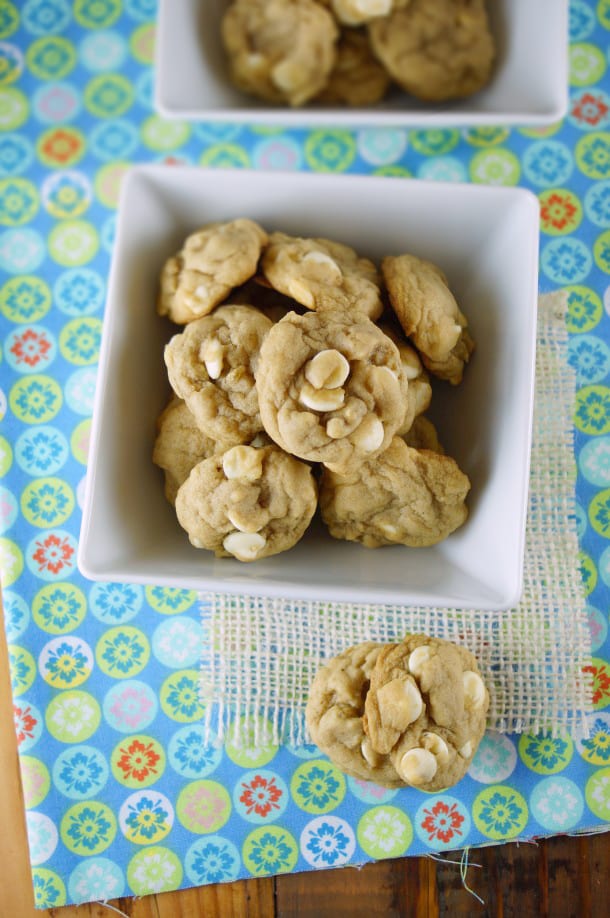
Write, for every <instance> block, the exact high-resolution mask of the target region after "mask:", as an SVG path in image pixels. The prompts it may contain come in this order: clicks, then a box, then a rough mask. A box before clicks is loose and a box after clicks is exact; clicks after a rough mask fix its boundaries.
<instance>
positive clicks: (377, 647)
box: [305, 642, 404, 787]
mask: <svg viewBox="0 0 610 918" xmlns="http://www.w3.org/2000/svg"><path fill="white" fill-rule="evenodd" d="M383 646H384V645H383V644H375V643H373V642H367V643H365V644H358V645H357V646H355V647H349V648H348V649H347V650H345V651H343V653H340V654H339V655H338V656H336V657H333V659H332V660H328V661H327V662H326V663H325V665H324V666H322V667H321V668H320V669H319V670H318V672H317V673H316V675H315V678H314V680H313V682H312V684H311V687H310V690H309V697H308V700H307V708H306V710H305V719H306V723H307V729H308V730H309V733H310V736H311V738H312V740H313V742H314V743H315V744H316V746H318V748H319V749H321V750H322V752H324V753H325V754H326V755H327V756H328V757H329V758H330V760H331V761H332V762H334V763H335V765H337V766H338V767H339V768H340V769H341V770H342V771H344V772H345V773H346V774H348V775H352V777H354V778H360V779H361V780H363V781H373V782H375V783H376V784H381V785H383V786H384V787H401V786H403V785H404V782H403V781H402V780H401V778H400V777H399V776H398V775H397V773H396V771H395V769H394V766H393V765H392V762H391V761H390V758H389V756H387V755H379V753H376V752H375V751H374V749H373V748H372V746H371V742H370V740H369V738H368V737H367V735H366V734H365V732H364V723H363V720H362V717H363V714H364V700H365V698H366V694H367V692H368V689H369V683H370V679H371V673H372V671H373V667H374V666H375V663H376V660H377V657H378V655H379V653H380V651H381V650H382V649H383Z"/></svg>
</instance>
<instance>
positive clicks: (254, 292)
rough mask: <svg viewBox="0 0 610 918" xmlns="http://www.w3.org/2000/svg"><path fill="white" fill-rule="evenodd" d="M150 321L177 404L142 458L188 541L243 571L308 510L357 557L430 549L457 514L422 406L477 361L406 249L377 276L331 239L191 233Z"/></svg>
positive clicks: (453, 308)
mask: <svg viewBox="0 0 610 918" xmlns="http://www.w3.org/2000/svg"><path fill="white" fill-rule="evenodd" d="M158 311H159V312H160V313H161V314H162V315H166V316H168V317H169V318H170V319H171V320H173V321H174V322H176V323H178V324H180V325H183V326H184V328H183V330H182V331H180V332H179V333H178V334H176V335H174V336H173V337H172V339H171V340H170V341H169V343H168V344H167V346H166V348H165V363H166V367H167V372H168V376H169V381H170V384H171V387H172V389H173V392H174V395H173V397H172V399H171V401H170V403H169V404H168V405H167V407H166V408H165V410H164V411H163V413H162V415H161V417H160V418H159V423H158V435H157V439H156V442H155V448H154V454H153V459H154V461H155V463H156V464H157V465H158V466H160V467H161V468H162V469H163V470H164V471H165V493H166V496H167V497H168V499H169V500H170V501H171V502H172V503H175V507H176V513H177V517H178V520H179V522H180V524H181V525H182V527H183V528H184V529H185V530H186V532H187V533H188V535H189V538H190V541H191V543H192V544H193V545H194V546H196V547H197V548H203V549H207V550H210V551H214V552H215V553H216V555H217V556H218V557H226V556H232V557H234V558H237V559H238V560H240V561H253V560H256V559H259V558H264V557H268V556H269V555H274V554H277V553H278V552H281V551H284V550H286V549H288V548H291V547H292V546H293V545H295V544H296V543H297V542H298V541H299V539H300V538H301V537H302V535H303V534H304V533H305V531H306V529H307V528H308V526H309V524H310V522H311V520H312V518H313V516H314V513H315V511H316V507H317V506H318V503H319V507H320V511H321V516H322V519H323V521H324V522H325V523H326V525H327V527H328V529H329V532H330V534H331V535H332V536H333V537H335V538H337V539H347V540H350V541H357V542H360V543H362V544H363V545H365V546H368V547H379V546H383V545H396V544H401V545H406V546H411V547H420V546H426V545H433V544H435V543H437V542H439V541H440V540H442V539H444V538H446V537H447V536H448V535H449V534H450V533H451V532H453V531H454V530H455V529H457V528H458V527H459V526H461V525H462V524H463V523H464V521H465V520H466V517H467V508H466V503H465V500H466V496H467V493H468V491H469V488H470V482H469V480H468V478H467V476H466V475H465V474H464V473H463V472H462V471H461V470H460V469H459V467H458V465H457V463H456V462H455V461H454V460H453V459H452V458H450V457H449V456H447V455H445V453H444V451H443V448H442V447H441V445H440V443H439V441H438V437H437V435H436V431H435V429H434V427H433V426H432V424H431V423H430V421H428V420H427V419H426V418H425V416H424V412H425V411H426V409H427V408H428V406H429V404H430V401H431V398H432V386H431V383H430V377H429V375H428V374H432V375H435V376H437V377H439V378H440V379H443V380H445V381H447V382H449V383H450V384H452V385H458V384H459V383H460V381H461V379H462V374H463V370H464V366H465V364H466V363H467V362H468V360H469V358H470V355H471V353H472V350H473V341H472V339H471V337H470V335H469V333H468V329H467V321H466V318H465V316H464V315H463V313H462V311H461V310H460V309H459V307H458V305H457V303H456V301H455V298H454V297H453V295H452V293H451V291H450V289H449V287H448V285H447V281H446V278H445V277H444V275H443V274H442V272H441V271H440V269H439V268H437V267H436V266H435V265H433V264H431V263H430V262H427V261H424V260H422V259H419V258H416V257H415V256H413V255H410V254H403V255H399V256H388V257H386V258H384V259H383V260H382V262H381V265H380V267H379V268H378V267H377V266H376V265H375V264H374V263H373V262H372V261H371V260H369V259H368V258H365V257H362V256H361V255H359V254H358V253H356V252H355V251H354V250H353V249H352V248H350V247H349V246H347V245H344V244H343V243H341V242H338V241H333V240H329V239H322V238H301V237H295V236H289V235H286V234H285V233H281V232H273V233H271V234H270V235H269V234H268V233H267V231H266V230H264V229H263V228H262V227H260V226H259V225H258V224H256V223H255V222H254V221H252V220H249V219H245V218H241V219H236V220H231V221H228V222H226V223H214V224H210V225H208V226H205V227H203V228H202V229H200V230H199V231H197V232H195V233H193V234H192V235H191V236H189V237H188V238H187V239H186V240H185V242H184V245H183V247H182V249H181V251H180V252H179V253H178V254H176V255H175V256H172V257H171V258H170V259H169V260H168V261H167V262H166V264H165V266H164V268H163V271H162V276H161V289H160V295H159V301H158Z"/></svg>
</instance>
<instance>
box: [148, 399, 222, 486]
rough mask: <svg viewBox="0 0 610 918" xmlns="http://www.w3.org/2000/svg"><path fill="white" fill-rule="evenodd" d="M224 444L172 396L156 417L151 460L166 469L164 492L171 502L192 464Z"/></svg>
mask: <svg viewBox="0 0 610 918" xmlns="http://www.w3.org/2000/svg"><path fill="white" fill-rule="evenodd" d="M226 448H227V446H226V444H223V443H219V442H218V441H217V440H212V439H211V437H208V436H206V435H205V434H204V433H203V431H202V430H200V428H199V427H198V426H197V423H196V421H195V418H194V417H193V415H192V413H191V412H190V411H189V408H188V406H187V404H186V402H184V401H183V400H182V399H181V398H177V397H176V396H174V397H173V398H172V399H171V400H170V402H169V403H168V404H167V405H166V407H165V408H164V409H163V411H162V412H161V414H160V415H159V418H158V420H157V437H156V439H155V445H154V448H153V462H154V463H155V465H158V466H159V468H161V469H163V471H164V473H165V496H166V497H167V499H168V501H169V502H170V503H171V504H173V503H175V500H176V494H177V493H178V488H179V487H180V485H181V484H182V483H183V482H184V481H186V479H187V478H188V476H189V474H190V471H191V469H192V468H193V466H195V465H197V463H198V462H201V460H202V459H207V458H208V456H212V455H213V454H214V453H215V452H222V451H224V450H225V449H226Z"/></svg>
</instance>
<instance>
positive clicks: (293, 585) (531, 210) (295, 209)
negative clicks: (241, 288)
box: [79, 166, 538, 609]
mask: <svg viewBox="0 0 610 918" xmlns="http://www.w3.org/2000/svg"><path fill="white" fill-rule="evenodd" d="M239 216H248V217H252V218H253V219H255V220H258V221H259V222H260V223H261V224H262V225H263V226H264V227H265V228H268V229H270V230H272V229H278V230H283V231H285V232H288V233H292V234H295V235H297V234H301V235H305V236H307V235H310V236H327V237H330V238H334V239H338V240H340V241H342V242H346V243H348V244H350V245H352V246H354V248H356V249H357V251H358V252H360V253H361V254H363V255H368V256H370V257H371V258H373V259H379V258H380V257H381V256H383V255H385V254H400V253H401V252H405V251H410V252H413V253H414V254H417V255H420V256H422V257H425V258H429V259H431V260H433V261H435V262H437V263H438V264H439V265H440V266H441V267H442V268H443V270H444V271H445V272H446V274H447V276H448V278H449V281H450V284H451V287H452V289H453V290H454V292H455V294H456V297H457V299H458V302H459V303H460V305H461V306H462V309H463V310H464V312H465V313H466V315H467V316H468V318H469V322H470V327H471V329H472V333H473V335H474V337H475V339H476V341H477V350H476V352H475V355H474V357H473V359H472V361H471V363H470V365H469V366H468V367H467V370H466V373H465V379H464V382H463V384H462V385H461V386H459V387H455V388H454V387H451V386H449V385H447V384H442V383H438V385H437V386H436V387H435V392H434V395H433V402H432V404H433V407H434V411H433V412H432V416H433V417H434V419H435V420H436V422H437V425H438V428H439V432H440V435H441V441H442V442H443V444H444V445H445V446H446V449H447V451H448V453H449V454H450V455H452V456H454V457H455V458H456V459H457V461H458V462H459V465H460V466H461V468H462V469H463V470H464V471H465V472H466V473H467V474H468V475H469V477H470V479H471V482H472V490H471V493H470V495H469V500H468V503H469V507H470V517H469V519H468V521H467V522H466V524H465V525H464V526H463V527H462V528H461V529H459V530H458V531H457V532H455V533H454V534H453V535H451V536H450V537H449V538H448V539H446V540H445V541H444V542H441V543H440V544H438V545H436V546H434V547H431V548H425V549H407V548H405V547H403V546H396V547H394V546H393V547H388V548H382V549H378V550H372V549H366V548H364V547H362V546H360V545H357V544H355V543H349V542H341V541H337V540H334V539H332V538H331V537H330V536H329V535H328V534H327V532H326V530H325V529H324V527H323V526H322V525H321V524H315V525H313V527H312V528H311V529H310V530H309V531H308V532H307V533H306V535H305V536H304V538H303V539H302V540H301V542H299V544H298V545H296V546H295V547H294V548H293V549H292V550H290V551H288V552H284V553H282V554H280V555H276V556H274V557H271V558H265V559H262V560H260V561H256V562H254V563H249V564H243V563H240V562H239V561H235V560H233V559H227V558H222V559H217V558H215V557H214V556H213V555H212V554H211V553H210V552H206V551H201V550H197V549H195V548H193V547H191V545H190V544H189V542H188V539H187V536H186V534H185V533H184V531H183V530H182V529H181V528H180V526H179V524H178V523H177V521H176V518H175V514H174V510H173V508H172V507H171V506H170V505H169V504H168V502H167V501H166V499H165V497H164V495H163V485H162V475H161V472H160V471H159V469H157V468H155V466H154V465H153V464H152V461H151V452H152V447H153V441H154V437H155V420H156V418H157V416H158V414H159V413H160V411H161V409H162V408H163V406H164V405H165V403H166V401H167V398H168V393H169V387H168V383H167V374H166V371H165V366H164V363H163V347H164V344H165V343H166V342H167V341H168V340H169V338H170V337H171V335H172V334H173V333H174V332H175V331H176V326H172V325H170V323H169V322H168V321H166V320H165V319H161V318H159V317H158V316H157V315H156V313H155V301H156V295H157V285H158V278H159V272H160V269H161V266H162V265H163V263H164V261H165V259H166V258H167V257H168V256H170V255H171V254H173V253H174V252H175V251H176V250H177V249H178V248H179V247H180V245H181V243H182V241H183V239H184V238H185V236H186V235H187V234H188V233H189V232H192V231H193V230H194V229H196V228H198V227H199V226H200V225H202V224H204V223H207V222H209V221H214V220H226V219H232V218H235V217H239ZM537 270H538V203H537V200H536V198H535V197H534V196H533V195H532V194H531V193H530V192H528V191H525V190H522V189H513V188H494V187H485V186H478V185H465V184H464V185H443V184H439V183H427V182H419V181H414V180H411V179H404V178H385V177H384V178H381V177H376V176H372V177H366V176H352V175H349V176H348V175H345V176H341V177H337V176H330V175H319V174H311V173H296V174H294V173H256V172H247V171H240V170H233V171H231V170H229V171H223V170H212V171H206V170H203V169H196V168H189V167H176V166H141V167H136V168H135V169H134V170H133V171H132V172H131V174H130V175H129V176H128V177H127V179H126V181H125V184H124V187H123V192H122V197H121V202H120V209H119V219H118V227H117V236H116V243H115V249H114V260H113V266H112V271H111V277H110V281H109V290H108V299H107V307H106V314H105V318H104V332H103V342H102V352H101V355H100V366H99V377H98V384H97V394H96V403H95V409H94V418H93V429H92V436H91V452H90V457H89V468H88V476H89V477H88V489H87V493H86V500H85V507H84V514H83V525H82V532H81V539H80V546H79V566H80V569H81V571H82V572H83V574H85V576H87V577H89V578H90V579H93V580H98V579H99V580H116V581H128V582H137V583H152V584H160V585H171V586H178V587H185V588H192V589H199V590H215V591H220V592H223V591H234V592H238V593H251V594H256V595H267V596H292V597H300V598H317V599H326V600H346V601H355V602H356V601H360V602H384V603H418V604H422V605H441V606H444V605H451V606H461V607H480V608H490V609H500V608H505V607H508V606H511V605H513V604H514V603H515V602H516V601H517V600H518V598H519V595H520V592H521V583H522V566H523V551H524V532H525V518H526V504H527V491H528V468H529V455H530V437H531V418H532V402H533V384H534V364H535V334H536V305H537Z"/></svg>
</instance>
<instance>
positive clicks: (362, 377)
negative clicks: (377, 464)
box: [256, 311, 405, 470]
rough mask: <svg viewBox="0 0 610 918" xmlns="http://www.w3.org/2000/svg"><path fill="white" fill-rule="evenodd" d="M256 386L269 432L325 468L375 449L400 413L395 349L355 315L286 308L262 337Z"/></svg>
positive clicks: (343, 465) (357, 460) (344, 465)
mask: <svg viewBox="0 0 610 918" xmlns="http://www.w3.org/2000/svg"><path fill="white" fill-rule="evenodd" d="M256 385H257V390H258V399H259V406H260V416H261V420H262V422H263V425H264V428H265V430H266V431H267V433H268V434H269V436H270V437H271V439H272V440H274V441H275V442H276V443H277V444H278V445H279V446H281V447H282V448H283V449H285V450H286V452H289V453H293V454H294V455H295V456H299V457H300V458H301V459H305V460H307V461H310V462H322V463H323V464H324V465H325V466H327V467H329V468H331V467H332V468H336V469H341V470H344V469H348V468H350V467H353V466H356V467H358V466H359V465H360V464H361V463H362V462H363V461H364V460H365V459H372V458H373V457H374V456H377V455H378V454H379V453H381V452H383V450H384V449H385V448H386V447H387V446H388V444H389V443H390V441H391V439H392V436H393V435H394V433H395V432H396V430H397V429H398V428H399V427H400V425H401V424H402V422H403V419H404V413H405V403H404V398H403V395H404V382H403V380H402V365H401V363H400V356H399V354H398V349H397V348H396V345H395V344H394V343H393V342H392V341H391V340H390V339H389V338H388V337H387V335H384V334H383V332H382V331H381V330H380V329H379V328H378V327H377V326H376V325H375V324H374V323H373V322H371V321H370V320H369V319H367V318H364V317H362V316H359V317H356V318H354V319H353V320H352V319H351V318H350V317H348V316H346V315H345V314H344V313H340V312H334V311H322V312H308V313H306V314H305V315H303V316H298V315H296V314H295V313H289V314H288V315H287V316H285V317H284V318H283V319H282V320H281V321H280V322H277V323H276V324H275V325H274V326H273V327H272V328H271V330H270V331H269V333H268V334H267V337H266V338H265V340H264V341H263V344H262V347H261V352H260V358H259V361H258V368H257V371H256Z"/></svg>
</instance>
